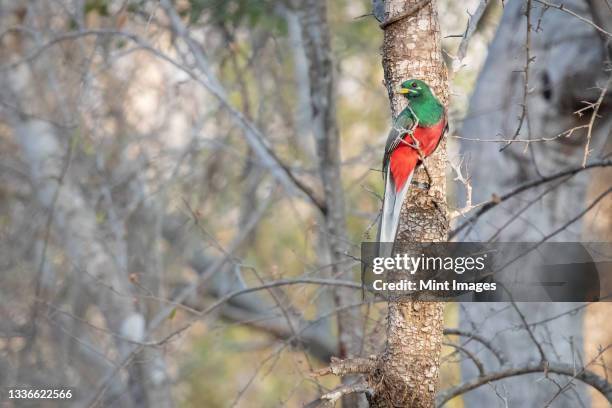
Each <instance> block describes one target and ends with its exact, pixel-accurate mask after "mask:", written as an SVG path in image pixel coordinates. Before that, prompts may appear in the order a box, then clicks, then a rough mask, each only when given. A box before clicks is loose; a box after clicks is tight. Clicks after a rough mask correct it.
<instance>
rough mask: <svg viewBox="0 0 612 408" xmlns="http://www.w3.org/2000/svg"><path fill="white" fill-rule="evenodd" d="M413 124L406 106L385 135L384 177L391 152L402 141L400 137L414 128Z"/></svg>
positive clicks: (414, 123)
mask: <svg viewBox="0 0 612 408" xmlns="http://www.w3.org/2000/svg"><path fill="white" fill-rule="evenodd" d="M415 125H416V122H415V121H414V119H413V117H412V113H411V112H410V110H409V109H408V108H406V109H405V110H403V111H402V113H400V114H399V116H398V117H397V118H396V119H395V121H394V122H393V127H392V128H391V130H390V131H389V136H387V143H386V144H385V155H384V156H383V167H382V170H383V175H384V176H385V177H386V174H387V167H388V166H389V159H390V158H391V153H393V151H394V150H395V148H396V147H397V146H398V145H399V144H400V143H401V142H402V138H403V137H404V136H405V135H406V133H407V132H411V131H413V130H414V127H415Z"/></svg>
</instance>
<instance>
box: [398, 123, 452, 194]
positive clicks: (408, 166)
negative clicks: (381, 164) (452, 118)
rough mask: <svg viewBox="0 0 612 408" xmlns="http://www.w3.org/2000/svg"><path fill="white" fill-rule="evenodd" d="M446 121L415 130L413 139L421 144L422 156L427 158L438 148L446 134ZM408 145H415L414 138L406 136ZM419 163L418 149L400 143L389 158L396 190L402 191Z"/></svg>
mask: <svg viewBox="0 0 612 408" xmlns="http://www.w3.org/2000/svg"><path fill="white" fill-rule="evenodd" d="M445 126H446V119H443V120H441V121H440V122H438V123H437V124H435V125H433V126H430V127H417V128H416V129H414V133H413V137H414V139H416V140H417V141H418V142H419V146H420V150H421V154H422V155H423V157H427V156H429V155H430V154H432V153H433V151H434V150H435V149H436V146H438V142H439V141H440V137H442V133H443V132H444V127H445ZM403 139H404V140H405V141H406V142H407V143H410V144H414V141H413V140H412V137H410V135H408V134H406V135H404V138H403ZM418 162H419V153H418V151H417V150H416V149H414V148H413V147H411V146H408V145H407V144H406V143H400V144H399V145H398V146H397V147H396V148H395V150H393V153H391V157H390V158H389V166H390V167H389V170H390V171H391V176H392V177H393V181H394V183H395V190H396V191H400V190H401V189H402V187H403V186H404V184H405V183H406V180H408V177H410V173H412V172H413V171H414V169H415V167H416V165H417V163H418Z"/></svg>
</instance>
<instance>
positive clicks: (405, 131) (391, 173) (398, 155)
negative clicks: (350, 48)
mask: <svg viewBox="0 0 612 408" xmlns="http://www.w3.org/2000/svg"><path fill="white" fill-rule="evenodd" d="M398 92H399V93H400V94H402V95H403V96H404V97H406V98H407V99H408V106H406V108H405V109H404V110H403V111H402V112H401V113H400V114H399V115H398V116H397V118H395V120H394V122H393V128H392V129H391V131H390V132H389V136H388V137H387V143H386V145H385V153H384V157H383V162H382V169H383V177H384V182H385V192H384V197H383V207H382V214H381V218H380V223H379V230H378V237H377V238H378V239H377V241H378V242H395V236H396V234H397V228H398V225H399V217H400V211H401V209H402V204H403V202H404V198H405V197H406V194H407V193H408V190H409V188H410V185H411V182H412V176H413V174H414V171H415V169H416V167H417V165H419V164H420V163H421V162H422V161H423V159H425V158H426V157H427V156H429V155H430V154H432V153H433V152H434V151H435V150H436V148H437V147H438V144H439V143H440V140H442V138H443V137H444V134H445V133H446V132H447V131H448V120H447V113H446V109H445V107H444V105H443V104H442V103H441V102H440V100H439V99H438V98H437V97H436V95H435V94H434V93H433V91H432V90H431V88H430V87H429V86H428V85H427V84H426V83H425V82H424V81H422V80H419V79H409V80H407V81H404V82H402V83H401V85H400V88H399V90H398ZM391 248H392V246H391Z"/></svg>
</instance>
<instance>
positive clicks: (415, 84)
mask: <svg viewBox="0 0 612 408" xmlns="http://www.w3.org/2000/svg"><path fill="white" fill-rule="evenodd" d="M398 92H399V93H401V94H402V95H404V96H405V97H406V98H408V99H416V98H423V97H425V98H428V97H431V96H433V94H432V93H431V89H429V86H427V84H426V83H425V82H423V81H421V80H420V79H409V80H407V81H404V82H402V84H401V85H400V88H399V91H398Z"/></svg>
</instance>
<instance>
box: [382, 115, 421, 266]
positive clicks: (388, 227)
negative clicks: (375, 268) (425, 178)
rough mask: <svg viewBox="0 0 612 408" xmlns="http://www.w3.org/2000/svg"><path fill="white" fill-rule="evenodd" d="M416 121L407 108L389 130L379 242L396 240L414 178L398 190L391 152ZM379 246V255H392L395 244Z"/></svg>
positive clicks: (384, 165) (384, 163) (384, 166)
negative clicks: (392, 167) (402, 210)
mask: <svg viewBox="0 0 612 408" xmlns="http://www.w3.org/2000/svg"><path fill="white" fill-rule="evenodd" d="M415 126H416V121H415V120H414V119H413V116H412V112H411V111H410V110H409V109H408V108H406V109H405V110H404V111H402V113H400V115H399V116H398V117H397V118H396V119H395V121H394V123H393V128H392V129H391V131H390V132H389V136H388V137H387V144H386V145H385V155H384V157H383V175H384V179H385V196H384V199H383V208H382V214H381V218H380V223H379V228H378V237H377V241H378V242H393V241H395V234H396V232H397V227H398V223H399V214H400V211H401V208H402V203H403V202H404V198H405V197H406V193H407V192H408V189H409V186H410V181H411V180H412V174H411V175H410V176H409V177H408V180H406V183H405V184H404V186H403V187H402V189H401V190H400V191H396V189H395V182H394V180H393V177H391V169H390V166H389V160H390V158H391V153H393V151H394V150H395V148H396V147H397V146H398V145H399V144H400V143H401V142H402V138H403V137H404V135H406V133H407V132H411V131H413V130H414V127H415ZM382 249H383V248H379V254H378V255H379V256H390V255H391V251H392V249H393V245H387V246H386V247H385V248H384V250H382Z"/></svg>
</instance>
